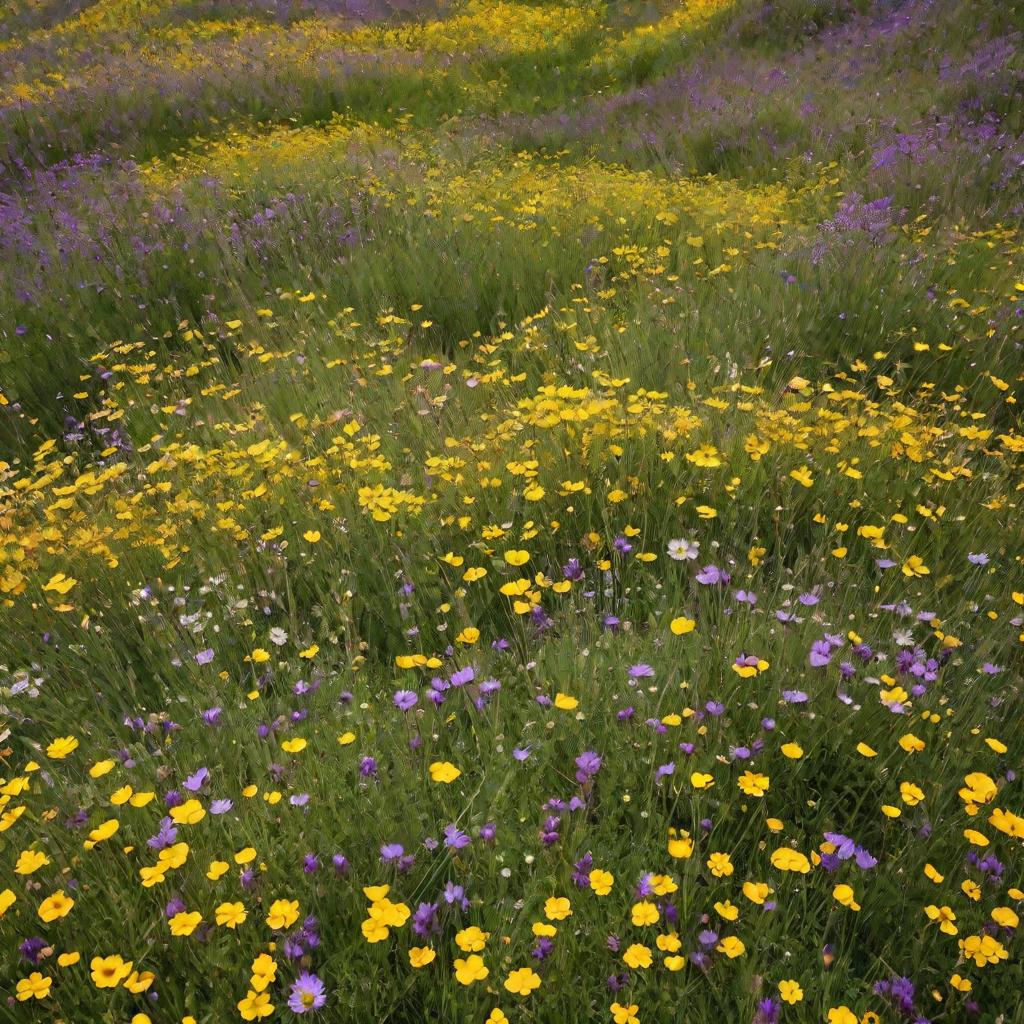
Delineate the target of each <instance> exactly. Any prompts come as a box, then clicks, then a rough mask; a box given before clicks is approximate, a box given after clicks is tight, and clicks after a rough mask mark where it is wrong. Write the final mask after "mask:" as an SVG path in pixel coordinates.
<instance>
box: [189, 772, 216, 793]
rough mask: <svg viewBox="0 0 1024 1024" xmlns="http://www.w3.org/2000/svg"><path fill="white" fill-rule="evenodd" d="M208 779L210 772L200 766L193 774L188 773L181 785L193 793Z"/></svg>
mask: <svg viewBox="0 0 1024 1024" xmlns="http://www.w3.org/2000/svg"><path fill="white" fill-rule="evenodd" d="M209 780H210V773H209V771H207V769H205V768H200V769H199V770H198V771H197V772H195V773H194V774H193V775H190V776H189V777H188V778H187V779H186V780H185V782H184V783H183V785H184V786H185V788H186V789H187V790H188V791H189V792H190V793H195V792H197V791H198V790H200V789H202V788H203V786H204V785H205V784H206V783H207V782H208V781H209Z"/></svg>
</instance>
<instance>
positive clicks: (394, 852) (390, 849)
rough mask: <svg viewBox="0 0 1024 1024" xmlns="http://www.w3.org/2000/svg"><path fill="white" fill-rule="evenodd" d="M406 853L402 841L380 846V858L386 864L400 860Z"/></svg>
mask: <svg viewBox="0 0 1024 1024" xmlns="http://www.w3.org/2000/svg"><path fill="white" fill-rule="evenodd" d="M403 853H405V847H403V846H402V844H401V843H385V844H384V845H383V846H382V847H381V848H380V859H381V861H383V863H385V864H391V863H393V862H394V861H396V860H398V858H399V857H401V856H402V854H403Z"/></svg>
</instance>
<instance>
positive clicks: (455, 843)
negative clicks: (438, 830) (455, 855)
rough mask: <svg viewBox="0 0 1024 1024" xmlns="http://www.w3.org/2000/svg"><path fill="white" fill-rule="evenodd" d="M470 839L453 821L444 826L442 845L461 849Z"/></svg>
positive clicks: (452, 848)
mask: <svg viewBox="0 0 1024 1024" xmlns="http://www.w3.org/2000/svg"><path fill="white" fill-rule="evenodd" d="M471 842H472V840H471V839H470V838H469V836H468V835H466V833H465V832H463V831H462V830H461V829H460V828H459V827H458V826H457V825H456V824H455V823H454V822H453V823H452V824H451V825H445V827H444V845H445V846H447V847H448V848H449V849H451V850H463V849H465V848H466V847H467V846H469V844H470V843H471Z"/></svg>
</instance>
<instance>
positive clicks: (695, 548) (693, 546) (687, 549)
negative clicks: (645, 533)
mask: <svg viewBox="0 0 1024 1024" xmlns="http://www.w3.org/2000/svg"><path fill="white" fill-rule="evenodd" d="M699 554H700V542H699V541H696V540H682V539H680V540H670V541H669V542H668V557H669V558H673V559H675V560H676V561H677V562H692V561H693V559H695V558H696V557H697V556H698V555H699Z"/></svg>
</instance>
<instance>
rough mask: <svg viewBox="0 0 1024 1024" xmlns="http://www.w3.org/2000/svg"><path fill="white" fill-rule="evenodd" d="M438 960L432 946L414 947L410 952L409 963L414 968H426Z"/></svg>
mask: <svg viewBox="0 0 1024 1024" xmlns="http://www.w3.org/2000/svg"><path fill="white" fill-rule="evenodd" d="M436 958H437V953H436V952H435V950H433V949H431V947H430V946H413V947H412V949H410V950H409V963H410V964H412V966H413V967H417V968H419V967H426V966H427V964H432V963H433V962H434V960H435V959H436Z"/></svg>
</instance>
